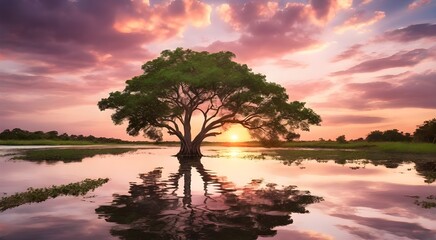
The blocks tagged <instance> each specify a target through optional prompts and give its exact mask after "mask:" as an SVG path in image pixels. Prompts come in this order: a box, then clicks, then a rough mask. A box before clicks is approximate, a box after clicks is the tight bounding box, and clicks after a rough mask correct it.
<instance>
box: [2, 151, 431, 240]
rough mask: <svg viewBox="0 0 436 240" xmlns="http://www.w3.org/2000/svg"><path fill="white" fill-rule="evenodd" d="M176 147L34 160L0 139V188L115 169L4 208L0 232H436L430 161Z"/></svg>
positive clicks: (143, 235)
mask: <svg viewBox="0 0 436 240" xmlns="http://www.w3.org/2000/svg"><path fill="white" fill-rule="evenodd" d="M77 150H78V151H80V148H78V149H77ZM177 150H178V149H177V148H172V147H168V148H162V147H160V148H153V149H139V150H136V149H132V151H129V152H126V153H122V154H117V155H96V156H93V157H87V158H84V159H82V160H78V161H72V162H63V161H59V162H56V161H49V162H46V161H36V162H35V161H33V162H32V161H24V160H13V159H11V158H12V157H13V156H11V155H10V154H12V153H14V152H16V151H19V150H17V149H11V148H3V149H0V155H1V157H0V196H6V197H7V196H11V195H12V194H14V193H17V192H25V191H26V190H27V188H29V187H32V188H44V187H50V186H52V185H63V184H69V183H73V182H80V181H83V180H84V179H87V178H89V179H98V178H109V179H110V180H109V182H108V183H105V184H104V185H102V186H101V187H98V188H96V189H95V190H94V191H90V192H88V193H87V194H86V195H84V196H69V195H62V196H58V197H55V198H49V199H47V200H46V201H43V202H38V203H27V204H23V205H21V206H18V207H15V208H9V209H6V210H4V211H2V212H0V239H118V238H122V239H436V238H435V236H436V224H435V220H436V208H435V207H434V203H435V202H436V199H434V198H433V197H434V196H436V185H435V183H434V174H435V173H434V171H435V170H434V169H433V168H434V162H432V161H426V162H424V163H419V164H417V163H415V162H413V159H411V161H399V162H398V163H395V164H392V162H384V161H380V159H378V160H377V161H375V160H374V161H371V159H360V160H353V161H347V160H344V159H340V160H338V159H324V160H319V159H318V160H309V159H292V160H290V159H286V157H283V156H274V157H272V156H270V155H271V153H272V152H273V150H266V149H261V148H224V147H205V148H203V153H204V154H205V155H206V156H205V157H203V158H202V159H201V161H197V162H195V161H192V162H184V161H181V162H179V160H178V159H177V158H175V157H172V156H171V155H172V154H174V153H176V152H177ZM262 153H263V154H262ZM426 164H427V165H426Z"/></svg>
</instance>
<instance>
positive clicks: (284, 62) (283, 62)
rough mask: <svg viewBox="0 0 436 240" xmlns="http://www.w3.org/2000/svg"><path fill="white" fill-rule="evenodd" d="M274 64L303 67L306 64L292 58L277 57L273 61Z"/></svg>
mask: <svg viewBox="0 0 436 240" xmlns="http://www.w3.org/2000/svg"><path fill="white" fill-rule="evenodd" d="M274 63H275V64H276V65H279V66H281V67H284V68H305V67H307V66H308V65H307V64H305V63H301V62H298V61H294V60H289V59H278V60H276V61H275V62H274Z"/></svg>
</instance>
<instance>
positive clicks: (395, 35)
mask: <svg viewBox="0 0 436 240" xmlns="http://www.w3.org/2000/svg"><path fill="white" fill-rule="evenodd" d="M427 38H428V39H434V38H436V24H431V23H422V24H414V25H410V26H407V27H405V28H399V29H396V30H393V31H388V32H385V33H384V34H383V35H382V36H380V37H379V38H377V39H376V40H377V41H394V42H412V41H416V40H419V39H427Z"/></svg>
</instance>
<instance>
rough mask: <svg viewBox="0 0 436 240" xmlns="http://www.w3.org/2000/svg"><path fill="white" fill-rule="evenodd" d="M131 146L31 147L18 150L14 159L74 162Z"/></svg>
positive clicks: (124, 151)
mask: <svg viewBox="0 0 436 240" xmlns="http://www.w3.org/2000/svg"><path fill="white" fill-rule="evenodd" d="M133 150H135V149H132V148H101V149H89V148H86V149H32V150H24V151H22V152H20V155H19V156H16V157H14V159H20V160H27V161H34V162H42V161H46V162H57V161H63V162H74V161H81V160H82V159H84V158H86V157H93V156H95V155H101V154H113V155H114V154H123V153H126V152H129V151H133Z"/></svg>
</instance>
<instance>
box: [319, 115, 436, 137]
mask: <svg viewBox="0 0 436 240" xmlns="http://www.w3.org/2000/svg"><path fill="white" fill-rule="evenodd" d="M364 140H366V141H368V142H412V141H413V142H427V143H436V118H433V119H431V120H428V121H424V123H423V124H421V125H418V126H417V128H416V130H415V132H414V133H413V135H412V134H410V133H404V132H400V131H399V130H398V129H391V130H386V131H380V130H375V131H372V132H370V133H369V134H368V135H367V136H366V139H363V138H359V139H356V140H350V141H364ZM320 141H324V140H323V139H322V140H321V139H320ZM336 142H338V143H346V142H347V140H346V139H345V135H341V136H339V137H337V138H336Z"/></svg>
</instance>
